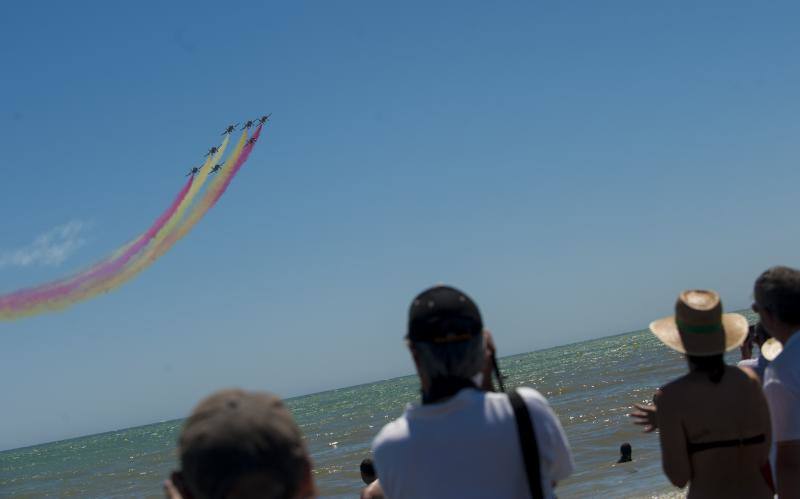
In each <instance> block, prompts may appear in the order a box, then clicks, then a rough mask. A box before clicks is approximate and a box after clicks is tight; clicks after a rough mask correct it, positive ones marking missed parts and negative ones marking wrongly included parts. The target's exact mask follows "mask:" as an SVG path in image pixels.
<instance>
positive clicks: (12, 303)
mask: <svg viewBox="0 0 800 499" xmlns="http://www.w3.org/2000/svg"><path fill="white" fill-rule="evenodd" d="M193 183H194V176H191V177H190V178H189V180H188V181H187V182H186V184H185V185H184V186H183V188H182V189H181V190H180V191H179V192H178V195H177V196H175V199H174V200H173V202H172V204H171V205H170V207H169V208H167V210H166V211H164V213H162V214H161V216H159V217H158V218H157V219H156V221H155V222H154V223H153V225H152V226H151V227H150V228H149V229H148V230H147V232H145V233H144V234H142V235H141V236H139V237H138V238H137V239H136V240H134V241H133V242H132V243H129V244H126V245H125V246H123V247H122V248H121V249H120V250H118V251H116V252H115V253H114V254H113V255H112V256H111V257H110V258H107V259H105V260H103V261H101V262H98V263H97V264H95V265H93V266H92V267H90V268H89V269H87V270H85V271H83V272H80V273H78V274H76V275H74V276H73V277H71V278H68V279H64V280H61V281H57V282H56V283H48V284H44V285H41V286H37V287H36V288H32V289H24V290H21V291H17V292H16V293H12V294H10V295H7V296H4V297H2V298H0V307H3V308H10V309H20V308H24V307H25V306H26V305H28V306H30V305H29V304H35V303H41V302H44V301H46V300H53V299H58V298H63V297H65V296H67V295H68V294H69V293H72V292H74V291H75V290H76V289H78V288H80V287H81V286H84V285H86V284H88V283H90V282H91V281H94V280H101V279H106V278H108V277H109V276H110V275H112V274H114V273H115V272H119V271H120V269H122V267H124V266H125V264H127V263H128V262H129V261H130V260H131V258H133V257H134V256H135V255H136V254H137V253H139V251H141V250H142V249H143V248H144V247H145V246H147V244H148V243H149V242H150V241H151V240H152V239H153V238H154V237H155V236H156V234H158V232H159V231H160V230H161V229H162V228H163V227H164V225H166V223H167V222H168V221H169V220H170V219H171V218H172V216H173V215H174V214H175V212H176V211H177V209H178V207H179V206H180V204H181V203H182V202H183V200H184V199H185V198H186V196H187V194H188V193H189V190H190V188H191V186H192V184H193Z"/></svg>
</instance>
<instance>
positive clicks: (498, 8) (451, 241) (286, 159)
mask: <svg viewBox="0 0 800 499" xmlns="http://www.w3.org/2000/svg"><path fill="white" fill-rule="evenodd" d="M798 18H800V6H799V5H798V4H797V3H796V2H768V3H764V2H734V1H724V2H723V1H719V2H688V1H686V2H641V1H629V2H559V3H556V4H544V3H538V2H537V3H534V2H512V1H509V2H495V3H491V4H490V3H487V2H483V1H465V0H459V1H452V2H374V1H346V2H302V1H297V2H234V3H230V2H214V3H208V2H184V3H182V4H178V3H177V2H166V3H164V2H127V3H121V2H100V1H97V2H88V1H87V2H13V3H8V4H6V5H4V7H3V13H2V16H0V64H2V66H0V75H1V76H0V151H2V158H0V173H2V175H1V176H0V212H2V213H3V214H4V216H3V225H2V231H0V292H8V291H13V290H15V289H17V288H18V287H21V286H25V285H31V284H36V283H39V282H43V281H46V280H50V279H53V278H57V277H61V276H63V275H65V274H68V273H70V272H73V271H75V270H77V269H80V268H81V267H82V266H84V265H86V264H90V263H92V262H93V261H95V260H97V259H99V258H101V257H103V256H105V255H106V254H108V253H109V252H111V251H112V250H114V249H115V248H117V247H118V246H119V245H121V244H123V243H125V242H126V241H128V240H129V239H130V238H132V237H134V236H135V235H137V234H139V233H141V232H142V231H143V230H144V229H146V228H147V227H148V226H149V225H150V223H151V222H152V221H153V219H155V217H157V216H158V214H159V213H160V212H161V211H162V210H163V209H164V208H165V207H166V206H167V205H168V204H169V203H170V201H171V199H172V197H173V196H174V194H175V193H176V192H177V191H178V189H179V188H180V186H181V185H182V182H183V181H184V177H183V175H184V174H185V173H186V171H188V169H189V168H190V167H191V166H193V165H195V164H198V162H200V161H201V160H202V156H203V154H204V153H205V151H206V150H207V149H208V148H209V147H210V146H212V145H214V144H215V143H216V142H217V141H218V140H219V138H220V137H219V134H220V132H221V131H222V129H223V127H224V126H225V125H227V124H228V123H229V122H232V121H241V120H243V119H245V118H254V117H256V116H257V115H260V114H263V113H266V112H273V113H274V114H273V120H272V122H271V124H270V125H269V127H268V128H267V129H265V133H264V134H263V135H262V139H261V141H260V142H259V145H258V147H257V148H256V149H255V152H254V153H253V155H252V156H251V159H250V161H249V162H248V163H247V164H246V165H245V167H244V169H243V170H242V172H241V174H240V175H239V177H237V178H236V179H235V180H234V183H233V184H232V185H231V188H230V190H229V191H228V193H227V194H226V196H225V197H224V198H223V199H222V201H221V202H220V204H219V205H218V206H217V207H216V208H215V209H214V210H213V211H211V212H210V213H209V215H208V216H207V217H206V219H204V220H203V221H202V222H201V223H200V224H199V225H198V227H197V228H196V230H195V231H194V232H193V233H192V234H190V236H188V237H187V238H185V239H184V240H183V241H181V242H180V243H179V244H178V245H177V246H176V247H175V248H174V249H173V250H172V252H171V253H169V254H167V255H166V256H165V257H164V258H163V259H162V260H160V261H159V262H158V263H157V264H156V265H154V266H153V267H151V268H150V269H149V270H147V271H146V272H145V273H144V274H142V275H141V276H140V277H139V278H137V279H136V280H135V281H133V282H132V283H130V284H128V285H127V286H125V287H123V288H122V289H120V290H118V291H117V292H114V293H110V294H108V295H105V296H102V297H100V298H99V299H96V300H94V301H91V302H86V303H83V304H80V305H78V306H76V307H74V308H72V309H70V310H68V311H66V312H63V313H58V314H51V315H44V316H40V317H36V318H33V319H28V320H24V321H18V322H11V323H0V400H2V403H0V406H2V421H3V424H2V425H1V426H0V449H5V448H12V447H17V446H22V445H28V444H33V443H39V442H44V441H49V440H54V439H60V438H65V437H70V436H77V435H82V434H88V433H96V432H100V431H105V430H111V429H117V428H124V427H128V426H132V425H138V424H146V423H151V422H155V421H158V420H164V419H171V418H175V417H180V416H183V415H185V414H186V413H187V412H188V411H189V410H190V408H191V407H192V405H193V404H194V403H195V402H196V401H197V400H198V399H199V398H200V397H201V396H203V395H205V394H207V393H209V392H210V391H212V390H214V389H217V388H221V387H226V386H243V387H246V388H251V389H255V388H258V389H268V390H271V391H274V392H277V393H279V394H281V395H284V396H292V395H299V394H304V393H309V392H314V391H320V390H325V389H329V388H334V387H340V386H345V385H352V384H357V383H363V382H369V381H374V380H378V379H384V378H389V377H393V376H397V375H402V374H408V373H410V372H411V371H412V364H411V362H410V359H409V356H408V354H407V352H406V351H405V348H404V344H403V341H402V337H403V335H404V332H405V331H404V328H405V315H406V311H407V305H408V303H409V301H410V300H411V298H412V297H413V296H414V294H416V293H417V292H418V291H420V290H422V289H423V288H425V287H427V286H429V285H431V284H434V283H436V282H440V281H441V282H447V283H451V284H454V285H456V286H459V287H461V288H463V289H464V290H465V291H467V292H468V293H470V294H471V295H472V296H473V297H474V298H475V299H476V301H477V302H478V303H479V305H480V307H481V309H482V311H483V314H484V318H485V322H486V323H487V326H489V327H490V328H491V329H492V330H493V331H494V333H495V336H496V339H497V343H498V347H499V350H500V354H501V355H508V354H513V353H519V352H525V351H530V350H534V349H539V348H543V347H548V346H554V345H559V344H565V343H569V342H574V341H578V340H583V339H588V338H595V337H600V336H605V335H609V334H614V333H620V332H624V331H629V330H635V329H642V328H644V327H646V325H647V323H648V322H649V321H650V320H651V319H654V318H656V317H659V316H662V315H666V314H668V313H670V311H671V308H672V305H673V303H674V299H675V297H676V295H677V293H678V292H679V291H680V290H681V289H683V288H689V287H711V288H715V289H717V290H719V291H720V292H721V294H722V296H723V300H724V302H725V304H726V305H727V308H729V309H733V308H743V307H746V306H748V305H749V304H750V301H749V300H750V293H751V287H752V282H753V280H754V278H755V277H756V276H757V274H758V273H759V272H760V271H762V270H764V269H765V268H766V267H768V266H770V265H773V264H779V263H780V264H788V265H795V266H798V265H800V249H798V243H800V227H799V225H800V224H799V223H798V219H797V213H798V199H797V188H798V182H799V181H800V174H799V173H798V171H797V165H798V161H797V159H798V152H800V140H798V136H800V133H798V132H800V121H798V116H800V99H798V98H797V97H798V88H800V64H799V63H798V58H797V48H798V47H800V31H799V30H798V29H797V19H798Z"/></svg>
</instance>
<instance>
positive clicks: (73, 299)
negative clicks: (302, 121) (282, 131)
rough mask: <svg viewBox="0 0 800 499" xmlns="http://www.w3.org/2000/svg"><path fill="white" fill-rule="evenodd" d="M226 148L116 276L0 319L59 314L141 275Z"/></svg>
mask: <svg viewBox="0 0 800 499" xmlns="http://www.w3.org/2000/svg"><path fill="white" fill-rule="evenodd" d="M227 145H228V137H227V136H226V137H225V140H224V141H223V142H222V144H221V145H220V147H219V150H218V151H217V152H216V153H215V154H214V155H213V156H210V157H209V158H208V159H207V160H206V162H205V163H204V164H203V166H201V167H200V173H198V174H197V176H196V177H195V178H194V179H193V181H192V183H191V186H190V187H189V192H188V193H187V194H186V196H184V198H183V199H181V201H180V203H179V204H178V208H177V209H176V210H175V212H174V213H173V215H172V216H171V217H170V218H169V219H168V220H167V223H166V224H165V225H164V227H162V228H161V230H160V231H158V234H156V236H155V237H154V238H153V239H152V241H151V243H150V245H148V246H147V248H146V249H145V250H144V251H143V252H141V253H140V254H139V255H138V256H137V258H136V259H134V260H133V261H132V262H131V263H130V264H129V265H127V266H124V267H123V268H122V269H121V270H120V271H119V272H117V273H116V274H112V275H110V276H108V277H107V278H106V279H103V280H99V281H94V282H91V283H90V284H88V285H86V286H83V287H80V288H78V289H77V290H75V292H73V293H71V294H66V295H62V296H58V297H55V298H53V299H50V300H44V301H41V302H30V303H27V304H25V306H23V307H18V308H14V309H11V310H9V311H8V312H7V313H6V316H5V317H3V316H0V318H6V319H8V318H11V319H19V318H22V317H30V316H32V315H37V314H40V313H42V312H46V311H55V310H62V309H64V308H66V307H69V306H71V305H73V304H75V303H78V302H81V301H85V300H88V299H90V298H93V297H95V296H97V295H99V294H100V293H102V292H106V291H111V290H112V289H114V288H116V287H119V286H121V285H122V284H124V283H125V282H127V281H128V280H130V279H131V278H133V277H134V276H135V275H136V274H138V273H139V272H141V270H144V268H145V267H146V265H140V262H142V261H144V260H145V259H149V256H150V255H151V254H152V253H153V252H154V250H155V248H156V247H157V245H158V244H159V243H160V242H161V241H163V240H164V239H165V238H166V237H167V234H169V233H170V232H171V231H172V230H173V229H174V228H175V227H176V225H177V223H178V221H179V220H180V219H181V218H182V217H183V214H184V212H185V211H186V209H187V208H188V207H189V206H190V205H191V204H192V201H193V199H194V197H195V196H196V195H197V193H198V192H199V191H200V188H202V186H203V184H204V183H205V181H206V179H207V178H208V170H209V168H210V165H212V164H215V163H216V162H217V161H219V158H220V157H221V156H222V155H223V154H224V153H225V148H226V147H227ZM132 269H138V271H132Z"/></svg>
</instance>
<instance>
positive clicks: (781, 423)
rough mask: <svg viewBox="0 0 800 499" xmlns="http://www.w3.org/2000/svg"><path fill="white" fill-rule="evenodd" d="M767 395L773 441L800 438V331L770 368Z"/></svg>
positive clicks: (766, 385) (765, 393)
mask: <svg viewBox="0 0 800 499" xmlns="http://www.w3.org/2000/svg"><path fill="white" fill-rule="evenodd" d="M764 395H765V396H766V397H767V404H768V405H769V413H770V416H771V418H772V438H773V440H774V441H775V442H785V441H788V440H800V331H798V332H796V333H794V334H793V335H792V337H791V338H789V341H787V342H786V344H785V345H783V351H782V352H781V354H780V355H778V356H777V357H776V358H775V360H773V361H772V362H771V363H770V365H769V366H768V367H767V370H766V372H765V374H764Z"/></svg>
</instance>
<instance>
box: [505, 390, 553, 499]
mask: <svg viewBox="0 0 800 499" xmlns="http://www.w3.org/2000/svg"><path fill="white" fill-rule="evenodd" d="M508 399H509V400H510V401H511V408H512V409H514V419H515V420H516V421H517V434H518V435H519V443H520V446H521V447H522V459H523V460H524V461H525V473H526V474H527V475H528V488H530V491H531V497H532V498H533V499H543V498H544V493H543V492H542V475H541V472H540V471H539V445H538V444H537V443H536V430H534V429H533V421H531V414H530V412H528V406H527V405H525V401H524V400H522V397H521V396H520V395H519V393H517V391H516V390H514V391H512V392H511V393H509V394H508Z"/></svg>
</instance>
